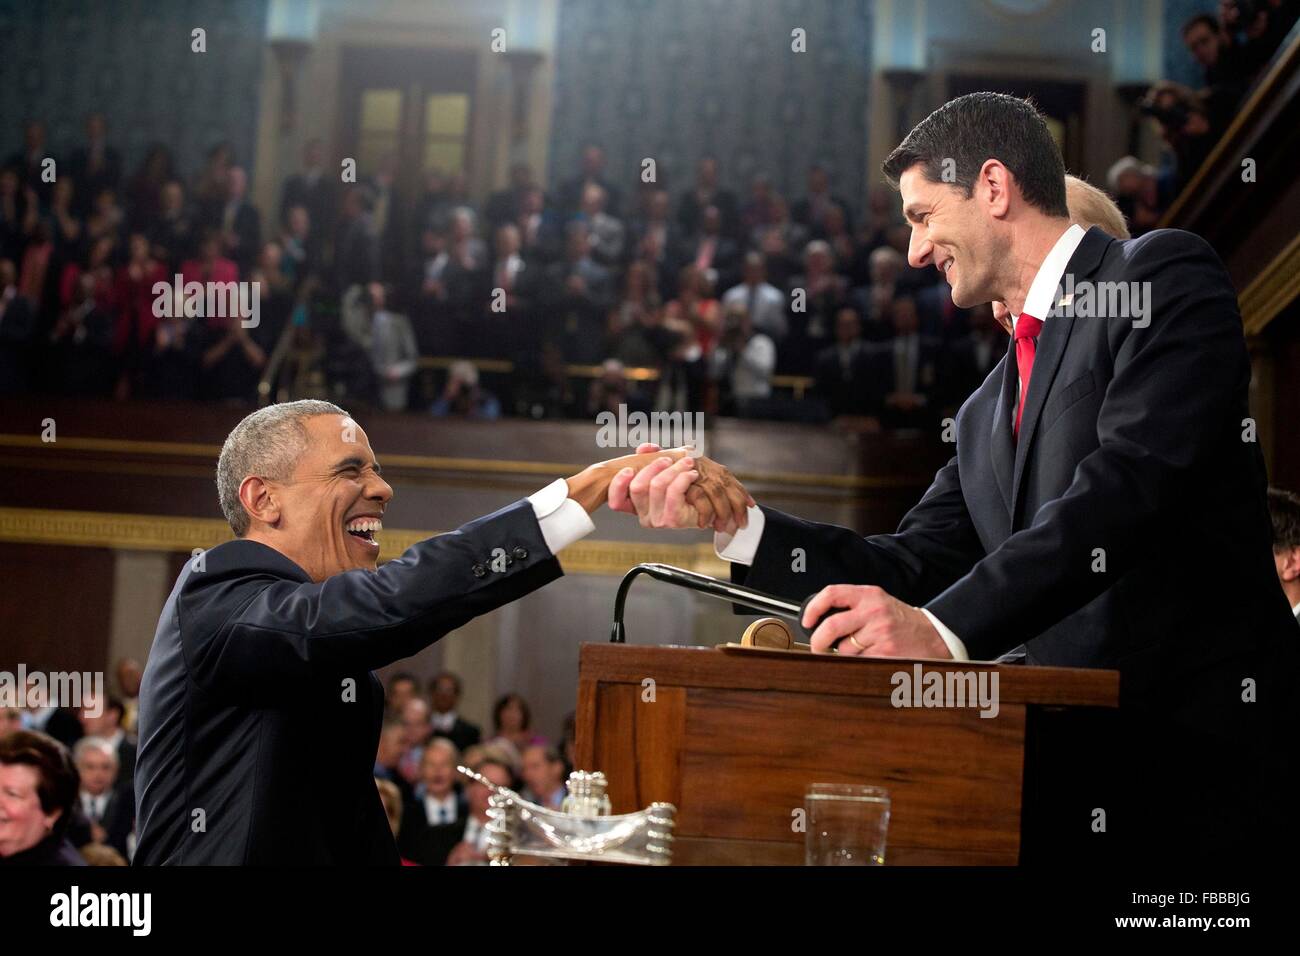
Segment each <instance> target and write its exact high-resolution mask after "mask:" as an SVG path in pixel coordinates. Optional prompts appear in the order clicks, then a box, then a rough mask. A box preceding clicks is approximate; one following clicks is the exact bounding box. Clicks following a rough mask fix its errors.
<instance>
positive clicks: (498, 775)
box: [447, 757, 514, 866]
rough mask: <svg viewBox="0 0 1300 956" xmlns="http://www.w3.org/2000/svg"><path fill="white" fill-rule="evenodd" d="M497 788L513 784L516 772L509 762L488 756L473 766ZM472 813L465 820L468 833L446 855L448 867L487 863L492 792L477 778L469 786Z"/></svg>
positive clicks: (467, 793)
mask: <svg viewBox="0 0 1300 956" xmlns="http://www.w3.org/2000/svg"><path fill="white" fill-rule="evenodd" d="M470 769H471V770H473V771H474V772H475V773H478V774H481V775H482V776H484V777H486V778H487V779H488V780H490V781H491V782H492V783H493V784H494V785H495V786H498V787H513V786H514V771H513V770H512V769H511V768H510V765H509V764H507V763H504V762H502V761H501V760H499V759H496V758H493V757H485V758H483V759H482V760H478V761H476V762H475V763H473V764H471V765H470ZM465 796H466V802H467V804H468V807H469V815H468V816H467V817H466V819H465V832H464V834H463V835H462V836H461V839H460V842H459V843H457V844H456V845H455V846H454V847H452V848H451V852H449V853H448V854H447V865H448V866H473V865H475V864H483V863H486V862H487V858H488V857H487V822H488V815H487V812H488V798H489V797H490V796H492V791H491V790H489V789H488V788H487V787H486V786H484V785H483V784H481V783H479V782H478V781H472V782H471V783H470V784H469V786H468V787H467V788H466V794H465Z"/></svg>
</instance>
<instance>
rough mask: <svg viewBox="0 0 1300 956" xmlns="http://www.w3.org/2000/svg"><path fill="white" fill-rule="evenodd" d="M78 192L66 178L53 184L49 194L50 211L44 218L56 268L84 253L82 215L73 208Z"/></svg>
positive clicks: (70, 180)
mask: <svg viewBox="0 0 1300 956" xmlns="http://www.w3.org/2000/svg"><path fill="white" fill-rule="evenodd" d="M79 194H80V190H79V189H78V188H77V186H76V185H75V184H74V182H73V180H72V179H71V178H70V177H68V178H64V179H60V180H58V181H57V182H56V183H55V184H54V191H53V192H52V193H51V194H50V210H49V215H48V216H47V217H46V222H48V224H49V227H50V236H51V238H52V240H53V243H54V257H55V259H56V260H57V261H56V266H57V267H59V268H61V267H62V266H63V265H64V264H66V263H68V262H70V261H72V260H74V259H78V258H80V257H81V255H82V253H83V252H84V243H85V225H84V222H83V217H82V214H81V213H79V212H77V211H76V209H75V208H74V205H75V200H76V198H77V196H78V195H79Z"/></svg>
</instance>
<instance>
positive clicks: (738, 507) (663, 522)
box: [568, 444, 754, 534]
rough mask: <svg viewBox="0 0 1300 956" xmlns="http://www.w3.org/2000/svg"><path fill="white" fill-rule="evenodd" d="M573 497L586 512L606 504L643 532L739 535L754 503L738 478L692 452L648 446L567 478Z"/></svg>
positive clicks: (689, 449) (570, 493)
mask: <svg viewBox="0 0 1300 956" xmlns="http://www.w3.org/2000/svg"><path fill="white" fill-rule="evenodd" d="M568 485H569V497H570V498H573V499H575V500H576V501H577V502H578V503H579V504H581V505H582V506H583V507H584V508H586V509H587V511H588V512H592V511H595V510H596V509H597V508H599V507H600V506H601V505H602V504H605V503H606V502H608V504H609V506H610V508H612V509H613V510H615V511H622V512H625V513H626V514H634V515H636V516H637V518H638V519H639V520H640V522H641V526H642V527H645V528H712V529H713V530H714V531H719V532H723V533H726V534H735V533H736V531H738V530H739V529H740V528H743V527H745V526H746V525H747V524H748V523H749V518H748V513H749V508H750V507H751V506H752V505H753V504H754V499H753V498H752V497H750V495H749V492H747V491H746V490H745V488H744V486H743V485H742V484H741V483H740V482H739V481H738V480H736V476H735V475H733V474H732V473H731V472H730V471H728V470H727V469H726V468H724V467H723V466H722V465H719V464H718V463H717V462H716V461H713V460H712V459H711V458H705V457H703V456H700V455H695V454H694V453H693V450H692V449H691V448H689V447H686V448H672V449H668V450H666V451H661V450H660V448H659V446H658V445H654V444H644V445H641V446H639V447H638V448H637V450H636V454H635V455H625V456H623V457H622V458H612V459H610V460H609V461H602V462H597V463H596V464H594V465H591V466H589V467H588V468H585V469H584V470H583V471H582V472H581V473H580V474H578V475H575V476H574V477H572V478H569V479H568Z"/></svg>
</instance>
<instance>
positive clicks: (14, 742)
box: [0, 730, 81, 838]
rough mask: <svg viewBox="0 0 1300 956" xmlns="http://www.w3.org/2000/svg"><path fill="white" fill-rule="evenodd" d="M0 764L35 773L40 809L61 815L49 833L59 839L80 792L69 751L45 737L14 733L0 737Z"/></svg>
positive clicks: (77, 777)
mask: <svg viewBox="0 0 1300 956" xmlns="http://www.w3.org/2000/svg"><path fill="white" fill-rule="evenodd" d="M0 764H4V765H5V766H13V765H14V764H23V765H25V766H28V767H32V768H33V769H35V771H36V775H37V777H38V780H37V783H36V796H37V797H38V798H39V799H40V801H41V809H42V810H43V811H45V812H46V813H53V812H54V811H55V810H59V811H61V812H60V813H59V818H58V819H57V820H55V821H54V827H53V829H52V831H51V832H52V833H53V835H54V836H55V837H56V838H59V837H62V836H63V831H64V830H66V829H67V828H68V821H69V819H71V817H72V806H73V804H74V803H76V800H77V791H78V790H79V789H80V788H81V775H80V774H78V773H77V767H76V764H74V763H73V762H72V754H70V753H69V752H68V748H67V747H65V746H63V744H61V743H59V742H58V741H57V740H55V739H54V738H53V737H49V736H46V735H45V734H41V733H36V732H35V731H30V730H15V731H13V732H12V733H9V734H6V735H4V736H3V737H0Z"/></svg>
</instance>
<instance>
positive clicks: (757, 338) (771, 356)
mask: <svg viewBox="0 0 1300 956" xmlns="http://www.w3.org/2000/svg"><path fill="white" fill-rule="evenodd" d="M711 361H712V365H713V368H712V372H713V377H714V379H715V380H717V381H719V382H721V383H722V388H723V392H722V394H723V397H722V401H721V403H720V411H721V412H722V414H724V415H726V414H732V415H735V416H737V417H739V418H752V417H755V415H756V414H757V413H758V412H760V411H761V410H762V409H763V408H764V405H763V403H764V402H766V401H767V399H769V398H771V396H772V372H773V371H774V370H775V369H776V345H775V344H774V343H773V342H772V340H771V338H769V337H768V336H766V335H764V334H763V333H762V332H758V331H756V330H755V329H754V323H753V322H752V321H751V320H750V318H749V311H748V310H747V309H746V307H745V305H744V304H743V303H740V302H737V303H733V304H732V305H731V306H730V307H729V308H727V310H726V317H725V319H724V320H723V327H722V337H721V339H720V340H719V342H718V347H717V349H716V350H715V351H714V352H713V355H712V357H711Z"/></svg>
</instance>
